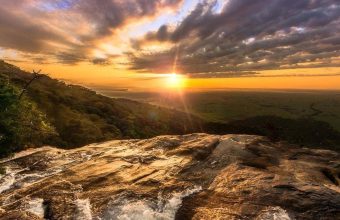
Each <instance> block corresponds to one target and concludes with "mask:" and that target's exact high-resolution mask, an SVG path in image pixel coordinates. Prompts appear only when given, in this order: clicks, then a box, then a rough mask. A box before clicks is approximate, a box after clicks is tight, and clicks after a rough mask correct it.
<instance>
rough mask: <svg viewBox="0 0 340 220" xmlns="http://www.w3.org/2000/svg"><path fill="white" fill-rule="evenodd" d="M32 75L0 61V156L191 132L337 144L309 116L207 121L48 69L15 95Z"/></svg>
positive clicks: (339, 138)
mask: <svg viewBox="0 0 340 220" xmlns="http://www.w3.org/2000/svg"><path fill="white" fill-rule="evenodd" d="M32 78H33V74H31V73H28V72H25V71H23V70H21V69H20V68H18V67H16V66H13V65H11V64H8V63H6V62H3V61H0V156H1V155H5V154H6V153H9V152H14V151H19V150H21V149H23V148H24V147H25V146H34V147H39V146H43V145H53V146H58V147H61V148H75V147H79V146H83V145H87V144H90V143H98V142H103V141H107V140H112V139H132V138H135V139H139V138H149V137H154V136H158V135H163V134H169V135H171V134H186V133H193V132H206V133H211V134H231V133H233V134H255V135H263V136H267V137H269V138H270V139H271V140H272V141H286V142H289V143H292V144H296V145H299V146H307V147H314V148H317V147H320V146H322V148H328V149H335V150H339V149H340V133H339V132H338V131H337V130H335V129H334V128H332V127H331V126H329V124H328V123H326V122H322V121H317V120H314V119H312V118H296V119H287V118H285V117H284V116H282V117H280V116H275V115H263V116H256V117H248V118H245V119H242V120H236V119H235V120H232V121H228V122H226V123H223V122H216V121H215V122H211V121H209V120H208V119H202V118H200V117H199V116H194V115H192V114H186V113H184V112H182V111H180V110H176V109H168V108H165V107H160V106H156V105H151V104H147V103H142V102H137V101H132V100H128V99H122V98H109V97H106V96H103V95H100V94H98V93H96V92H95V91H92V90H90V89H87V88H85V87H82V86H77V85H68V84H66V83H65V82H62V81H59V80H56V79H52V78H50V77H49V76H46V75H42V76H41V77H40V78H38V79H37V80H35V81H33V83H32V84H31V85H30V86H29V87H28V89H27V91H26V92H25V93H24V95H23V98H22V99H21V100H19V98H18V96H19V94H20V92H21V91H22V88H23V87H24V85H25V84H26V83H27V82H29V81H30V80H31V79H32ZM221 111H226V112H227V111H228V108H224V109H221Z"/></svg>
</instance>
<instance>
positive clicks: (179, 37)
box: [131, 0, 340, 76]
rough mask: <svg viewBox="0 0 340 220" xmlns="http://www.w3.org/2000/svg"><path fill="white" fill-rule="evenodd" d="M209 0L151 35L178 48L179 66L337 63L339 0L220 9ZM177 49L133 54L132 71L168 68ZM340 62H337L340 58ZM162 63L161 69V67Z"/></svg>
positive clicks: (283, 0) (252, 1)
mask: <svg viewBox="0 0 340 220" xmlns="http://www.w3.org/2000/svg"><path fill="white" fill-rule="evenodd" d="M215 4H216V2H214V1H205V2H202V3H200V4H198V5H197V7H196V8H195V9H194V10H193V11H192V12H191V13H190V14H189V15H188V16H187V17H186V18H185V19H184V20H183V21H182V22H181V23H180V24H179V25H178V26H177V27H175V28H174V29H172V30H170V29H169V27H167V26H162V27H161V28H160V29H159V30H158V31H157V32H152V33H148V34H147V35H146V37H145V39H144V40H141V41H140V42H139V46H141V45H142V44H143V43H144V42H146V41H149V40H158V41H169V42H172V43H174V44H175V45H176V47H180V53H179V54H180V55H179V59H178V67H177V69H178V70H180V71H181V72H183V73H189V74H191V75H192V76H193V74H195V73H197V74H198V73H202V72H204V73H206V74H212V73H213V75H216V74H218V73H224V75H225V74H226V72H227V73H228V71H246V72H249V71H259V70H269V69H279V68H301V67H302V66H301V65H299V64H300V63H304V62H306V63H309V62H318V63H310V64H305V65H304V66H305V67H322V66H327V65H329V66H339V63H332V60H331V59H332V58H336V57H339V56H340V44H339V43H340V39H339V37H340V2H339V1H337V0H324V1H322V0H320V1H316V0H299V1H290V0H230V1H229V2H228V3H227V4H226V5H225V7H224V8H223V9H222V12H221V13H215V12H214V10H213V9H214V6H215ZM174 51H175V49H174V48H172V49H170V50H169V51H167V52H164V51H163V52H162V53H157V52H154V53H151V54H150V53H144V54H142V55H136V56H132V59H131V65H132V67H131V68H132V69H134V70H142V71H153V72H162V71H163V72H168V71H169V69H168V68H172V64H173V56H174V55H175V53H174ZM337 62H339V61H337ZM162 66H163V70H162Z"/></svg>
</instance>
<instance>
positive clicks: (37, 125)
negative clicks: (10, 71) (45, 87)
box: [0, 77, 56, 157]
mask: <svg viewBox="0 0 340 220" xmlns="http://www.w3.org/2000/svg"><path fill="white" fill-rule="evenodd" d="M19 94H20V92H19V89H18V88H16V87H15V86H13V85H11V84H9V83H8V81H7V80H6V78H4V77H0V157H1V156H4V155H8V154H9V153H12V152H16V151H19V150H22V149H24V148H25V147H26V146H29V145H34V146H41V145H43V144H44V143H46V140H47V139H51V138H53V136H55V135H56V133H55V130H54V128H53V127H52V126H51V125H50V124H49V123H48V121H47V119H46V116H45V115H44V114H43V113H42V112H40V111H39V110H38V109H37V107H36V105H35V104H34V103H33V102H31V101H30V100H29V99H27V98H23V99H21V100H19Z"/></svg>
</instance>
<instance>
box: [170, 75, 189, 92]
mask: <svg viewBox="0 0 340 220" xmlns="http://www.w3.org/2000/svg"><path fill="white" fill-rule="evenodd" d="M166 84H167V86H168V87H169V88H177V89H178V88H183V87H184V85H185V77H184V76H183V75H181V74H177V73H169V74H167V75H166Z"/></svg>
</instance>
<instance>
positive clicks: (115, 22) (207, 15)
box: [0, 0, 340, 90]
mask: <svg viewBox="0 0 340 220" xmlns="http://www.w3.org/2000/svg"><path fill="white" fill-rule="evenodd" d="M0 59H3V60H5V61H7V62H10V63H12V64H15V65H17V66H19V67H21V68H22V69H25V70H27V71H32V70H33V69H35V70H37V69H42V71H43V72H44V73H46V74H49V75H50V76H51V77H55V78H58V79H61V80H64V81H66V82H70V83H76V84H82V85H85V86H89V87H91V86H92V87H105V88H112V89H120V88H124V89H125V88H127V89H142V90H143V89H144V90H159V89H162V88H167V87H172V86H177V87H181V88H183V89H223V88H263V89H284V88H287V89H332V90H334V89H340V1H339V0H11V1H8V0H0ZM172 73H177V74H180V77H178V78H176V79H174V78H173V74H172Z"/></svg>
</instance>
